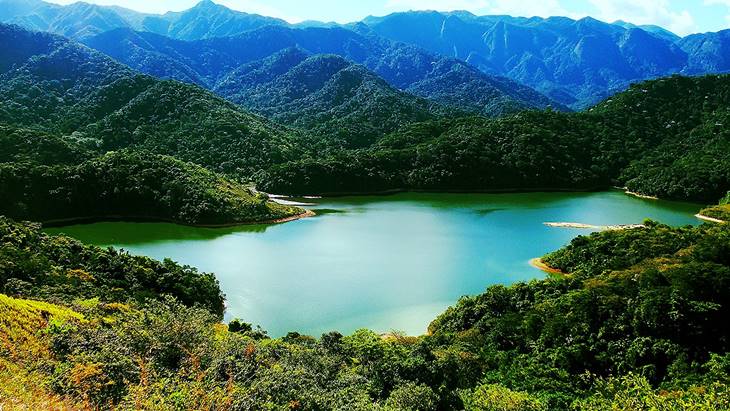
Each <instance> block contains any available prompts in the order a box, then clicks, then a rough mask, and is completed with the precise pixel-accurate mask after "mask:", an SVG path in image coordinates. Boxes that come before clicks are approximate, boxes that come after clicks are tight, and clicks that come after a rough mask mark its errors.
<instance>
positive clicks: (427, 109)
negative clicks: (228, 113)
mask: <svg viewBox="0 0 730 411" xmlns="http://www.w3.org/2000/svg"><path fill="white" fill-rule="evenodd" d="M215 91H216V92H217V93H218V94H220V95H222V96H225V97H227V99H228V100H230V101H233V102H235V103H238V104H240V105H241V106H244V107H246V108H248V109H250V110H252V111H254V112H256V113H259V114H261V115H263V116H266V117H268V118H271V119H273V120H275V121H277V122H279V123H282V124H287V125H291V126H293V127H296V128H303V129H306V130H310V131H312V132H313V134H314V135H315V136H320V137H325V138H326V139H327V140H328V141H327V143H326V146H325V145H323V144H320V146H322V147H323V148H326V149H333V148H335V147H344V148H358V147H367V146H370V145H372V144H373V143H374V142H375V141H377V140H378V139H380V138H381V137H382V136H384V135H385V134H387V133H390V132H394V131H397V130H398V129H399V128H401V127H402V126H404V125H406V124H410V123H414V122H418V121H426V120H432V119H434V118H436V117H437V116H444V115H447V114H450V113H449V110H448V109H447V108H446V107H443V106H441V105H439V104H436V103H433V102H429V101H428V100H425V99H421V98H418V97H416V96H414V95H412V94H408V93H405V92H402V91H399V90H396V89H395V88H393V87H391V86H390V85H389V84H388V83H386V82H385V81H384V80H382V79H381V78H380V77H378V76H377V75H375V74H374V73H372V72H370V71H368V70H367V69H366V68H365V67H363V66H359V65H355V64H353V63H351V62H349V61H347V60H345V59H344V58H342V57H339V56H336V55H324V54H319V55H314V56H311V55H309V54H308V53H306V52H305V51H304V50H302V49H299V48H290V49H285V50H283V51H281V52H279V53H276V54H274V55H273V56H271V57H268V58H266V59H264V60H263V61H256V62H253V63H249V64H246V65H243V66H241V67H239V68H238V69H236V70H235V71H233V72H232V73H230V74H229V75H228V76H227V77H226V78H225V79H224V80H223V81H221V82H220V83H219V84H218V86H216V88H215Z"/></svg>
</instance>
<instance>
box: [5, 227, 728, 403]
mask: <svg viewBox="0 0 730 411" xmlns="http://www.w3.org/2000/svg"><path fill="white" fill-rule="evenodd" d="M2 227H3V229H2V230H0V238H2V239H3V243H2V246H0V250H2V252H0V273H2V277H0V278H2V280H3V284H5V288H4V292H6V293H7V292H10V291H12V290H15V291H14V292H13V294H14V295H19V296H33V297H35V298H40V299H44V300H49V301H57V302H63V303H64V304H67V305H70V306H73V307H74V309H75V311H73V312H71V311H69V310H67V309H64V308H61V307H54V306H51V305H50V304H45V303H36V302H22V301H18V300H14V299H11V298H7V297H0V312H2V307H3V304H5V306H9V307H26V306H28V304H30V306H29V307H31V308H28V309H25V308H24V309H23V310H26V311H23V310H20V311H18V310H16V311H13V314H9V315H10V316H11V317H13V318H15V317H18V319H13V320H11V321H10V323H9V326H5V327H4V328H3V327H0V341H10V343H9V344H6V345H5V347H13V346H14V344H13V342H12V341H16V342H19V341H20V340H13V339H12V338H10V337H8V336H13V335H15V336H17V335H24V336H26V337H23V338H26V340H27V341H33V344H31V345H29V346H30V347H40V348H38V349H33V350H31V352H33V353H38V352H40V353H45V354H43V355H42V356H40V357H42V358H44V359H43V364H45V365H44V366H43V367H41V368H40V370H39V371H33V370H30V369H26V368H21V369H20V370H19V371H18V372H16V373H15V374H17V375H18V377H16V378H10V374H8V373H5V374H3V372H2V368H0V382H2V381H8V384H9V385H8V388H6V389H5V390H6V391H7V392H19V391H20V388H19V386H21V385H22V384H27V381H28V378H30V376H31V375H32V376H33V378H35V379H36V380H37V381H42V382H43V386H45V387H47V391H43V392H42V393H39V398H44V399H48V403H50V404H52V403H59V402H63V401H66V399H72V400H78V401H80V402H82V403H85V404H89V405H90V406H92V407H98V408H117V409H150V408H151V409H176V410H177V409H256V410H258V409H272V410H285V409H301V410H314V409H354V410H378V409H381V410H391V409H393V410H396V409H397V410H408V409H410V410H434V409H439V410H440V409H444V410H451V409H467V410H540V411H542V410H547V409H571V408H573V409H576V410H593V409H617V410H618V409H621V410H623V409H636V410H664V409H678V410H679V409H687V407H689V408H690V409H700V410H702V409H712V408H708V407H710V405H713V404H714V405H715V406H716V407H720V408H717V409H723V408H722V407H726V405H725V404H726V403H727V401H728V389H727V386H728V385H727V384H728V383H729V382H730V356H729V355H728V352H729V350H728V348H730V327H728V325H727V322H726V321H724V320H725V319H726V318H727V317H728V315H730V311H729V310H730V307H729V306H728V303H727V302H728V301H730V295H729V294H728V290H730V259H728V256H730V227H728V226H727V225H705V226H701V227H696V228H691V227H685V228H669V227H667V226H663V225H659V224H656V223H651V222H649V223H648V224H647V228H644V229H637V230H625V231H617V232H604V233H600V234H595V235H592V236H589V237H582V238H580V239H578V240H575V241H574V242H573V243H572V244H571V245H570V246H568V247H566V248H565V249H564V250H561V251H559V252H557V253H555V254H553V257H552V258H554V260H551V261H554V263H556V264H557V263H560V264H563V265H564V267H565V268H566V269H569V270H570V273H571V274H570V275H569V276H566V277H565V278H561V279H547V280H543V281H534V282H532V283H529V284H524V283H520V284H516V285H513V286H510V287H504V286H496V287H491V288H490V289H488V290H487V291H486V292H485V293H484V294H481V295H478V296H475V297H466V298H463V299H461V300H460V301H459V303H458V304H457V305H456V306H454V307H452V308H449V309H448V310H447V311H446V312H445V313H444V314H442V315H441V316H439V317H438V318H437V319H436V320H435V321H434V322H433V324H432V325H431V327H430V334H429V335H426V336H422V337H407V336H403V335H399V334H389V335H379V334H376V333H374V332H372V331H368V330H360V331H357V332H355V333H354V334H352V335H349V336H342V335H341V334H339V333H336V332H332V333H328V334H325V335H323V336H321V338H319V339H315V338H312V337H308V336H303V335H300V334H298V333H294V332H293V333H289V334H288V335H287V336H286V337H284V338H281V339H270V338H266V337H265V334H262V333H260V332H259V331H257V330H253V329H252V327H251V326H250V325H249V324H246V323H245V322H242V321H240V320H237V321H232V322H231V323H230V324H229V325H228V326H226V325H223V324H220V323H218V321H219V320H220V318H221V317H220V313H221V310H222V304H221V302H222V300H221V298H220V294H219V292H220V291H219V290H218V288H217V284H216V283H215V280H214V279H213V278H212V276H206V275H200V274H198V273H197V272H195V271H194V270H192V269H190V268H186V267H179V266H177V265H175V264H173V263H171V262H169V261H168V262H163V263H159V262H154V261H152V260H149V259H146V258H141V257H131V256H129V255H127V254H121V253H118V252H116V251H114V250H101V249H98V248H94V247H87V246H82V245H80V244H79V243H76V242H75V241H73V240H70V239H67V238H63V237H47V236H45V235H43V234H41V233H40V232H38V231H37V229H36V228H35V227H33V226H28V225H18V224H14V223H10V222H8V221H5V220H3V226H2ZM622 249H625V251H624V252H622V251H621V250H622ZM168 280H169V281H168ZM9 288H11V289H12V290H10V291H9ZM206 295H207V297H206ZM142 297H144V298H142ZM120 301H121V302H126V301H129V302H130V303H131V304H129V305H126V304H119V302H120ZM36 310H38V311H36ZM6 311H7V310H6ZM43 313H50V314H43ZM55 313H60V314H55ZM64 313H69V314H64ZM47 315H50V318H51V319H50V320H44V321H40V320H41V319H45V318H48V317H46V316H47ZM59 315H61V317H58V316H59ZM81 316H83V317H81ZM57 317H58V318H59V319H62V320H63V321H56V318H57ZM37 320H38V321H37ZM4 324H6V323H4ZM16 324H17V325H16ZM18 327H25V328H24V329H23V331H22V332H19V331H17V328H18ZM34 330H37V331H34ZM13 338H15V337H13ZM26 340H23V341H26ZM23 344H25V343H23ZM0 346H2V345H0ZM35 356H36V357H39V356H38V355H35ZM15 358H16V359H17V360H16V362H18V363H20V364H31V362H28V358H29V354H28V352H27V351H25V352H24V351H22V350H21V351H18V350H16V354H15ZM32 363H35V362H32ZM0 364H2V362H1V361H0ZM24 367H25V366H24ZM639 376H640V377H639ZM0 392H3V391H2V390H0ZM24 398H25V397H24ZM692 407H694V408H692ZM703 407H704V408H703Z"/></svg>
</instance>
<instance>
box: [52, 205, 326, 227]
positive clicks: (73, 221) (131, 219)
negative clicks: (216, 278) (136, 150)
mask: <svg viewBox="0 0 730 411" xmlns="http://www.w3.org/2000/svg"><path fill="white" fill-rule="evenodd" d="M316 215H317V214H316V213H315V212H314V211H312V210H306V209H305V211H304V212H303V213H299V214H296V215H291V216H288V217H282V218H277V219H273V220H263V221H249V222H231V223H223V224H191V223H186V222H184V221H177V220H173V219H169V218H159V217H149V216H122V215H110V216H94V217H72V218H60V219H55V220H47V221H42V222H41V225H42V226H43V227H44V228H51V227H53V228H63V227H68V226H72V225H82V224H96V223H117V222H124V223H168V224H176V225H181V226H186V227H194V228H230V227H240V226H249V225H273V224H283V223H288V222H291V221H296V220H301V219H304V218H310V217H315V216H316Z"/></svg>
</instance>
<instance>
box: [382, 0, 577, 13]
mask: <svg viewBox="0 0 730 411" xmlns="http://www.w3.org/2000/svg"><path fill="white" fill-rule="evenodd" d="M385 7H386V9H388V10H390V11H402V10H437V11H453V10H468V11H470V12H472V13H475V14H509V15H512V16H526V17H532V16H540V17H549V16H571V15H572V14H571V13H570V12H568V11H567V10H566V9H564V8H563V7H562V6H561V5H560V1H559V0H521V1H515V0H388V1H387V2H386V3H385Z"/></svg>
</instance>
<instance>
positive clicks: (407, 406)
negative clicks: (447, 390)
mask: <svg viewBox="0 0 730 411" xmlns="http://www.w3.org/2000/svg"><path fill="white" fill-rule="evenodd" d="M437 402H438V397H437V396H436V394H434V392H433V390H431V389H430V388H429V387H427V386H425V385H416V384H414V383H410V382H409V383H405V384H403V385H401V386H399V387H398V388H396V389H395V390H393V392H391V393H390V396H389V397H388V400H387V401H386V402H385V409H386V410H393V411H395V410H398V411H435V410H436V404H437Z"/></svg>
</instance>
